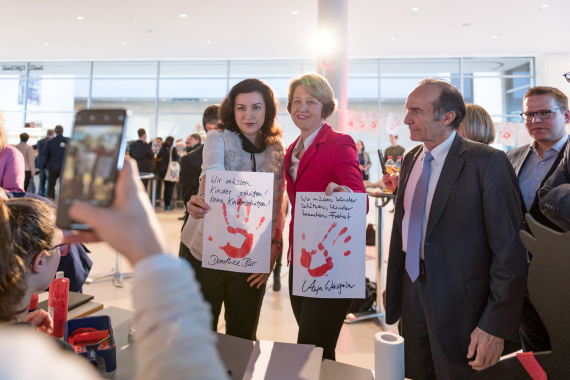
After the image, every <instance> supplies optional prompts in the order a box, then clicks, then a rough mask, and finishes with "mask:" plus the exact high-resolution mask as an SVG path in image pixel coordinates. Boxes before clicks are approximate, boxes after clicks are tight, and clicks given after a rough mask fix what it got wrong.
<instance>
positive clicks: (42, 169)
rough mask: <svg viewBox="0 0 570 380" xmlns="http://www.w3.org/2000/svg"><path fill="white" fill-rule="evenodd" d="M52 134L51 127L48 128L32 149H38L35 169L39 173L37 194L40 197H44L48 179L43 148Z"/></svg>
mask: <svg viewBox="0 0 570 380" xmlns="http://www.w3.org/2000/svg"><path fill="white" fill-rule="evenodd" d="M53 135H54V131H53V129H48V131H47V135H46V137H44V138H43V139H41V140H39V141H38V142H37V143H36V145H34V149H37V150H38V155H37V156H36V170H37V171H38V172H39V173H40V186H39V190H38V195H39V196H40V197H45V196H46V195H47V189H46V186H47V179H48V170H47V166H46V164H45V161H44V149H45V147H46V144H47V142H48V141H49V140H50V139H52V138H53ZM32 174H33V173H32Z"/></svg>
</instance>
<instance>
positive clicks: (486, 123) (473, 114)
mask: <svg viewBox="0 0 570 380" xmlns="http://www.w3.org/2000/svg"><path fill="white" fill-rule="evenodd" d="M465 109H466V111H467V112H466V114H465V118H463V121H462V122H461V125H459V131H460V132H461V135H462V136H463V137H465V138H466V139H469V140H472V141H476V142H480V143H483V144H487V145H489V144H491V143H492V142H493V141H495V126H494V124H493V120H491V116H489V114H488V113H487V111H485V109H484V108H483V107H481V106H478V105H476V104H466V105H465Z"/></svg>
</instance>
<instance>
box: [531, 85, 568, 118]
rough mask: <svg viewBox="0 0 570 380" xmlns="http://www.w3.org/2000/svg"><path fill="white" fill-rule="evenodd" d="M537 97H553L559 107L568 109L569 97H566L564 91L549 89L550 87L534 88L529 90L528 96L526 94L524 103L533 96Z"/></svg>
mask: <svg viewBox="0 0 570 380" xmlns="http://www.w3.org/2000/svg"><path fill="white" fill-rule="evenodd" d="M537 95H549V96H552V97H553V98H554V100H555V101H556V104H558V107H563V108H564V109H565V110H567V109H568V97H567V96H566V95H564V93H563V92H562V91H560V90H559V89H557V88H554V87H548V86H536V87H533V88H531V89H530V90H528V91H527V92H526V94H524V98H523V101H524V100H525V99H526V98H530V97H531V96H537ZM563 112H564V111H563Z"/></svg>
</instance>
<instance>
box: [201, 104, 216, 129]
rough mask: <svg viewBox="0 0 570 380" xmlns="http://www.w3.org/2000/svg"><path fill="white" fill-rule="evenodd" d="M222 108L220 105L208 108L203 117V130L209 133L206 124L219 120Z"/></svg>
mask: <svg viewBox="0 0 570 380" xmlns="http://www.w3.org/2000/svg"><path fill="white" fill-rule="evenodd" d="M219 109H220V106H219V105H218V104H212V105H211V106H208V107H206V109H205V110H204V114H203V115H202V128H204V131H205V132H206V133H208V129H207V128H206V124H208V123H209V122H210V121H212V120H214V119H216V120H218V119H219V118H220V117H219V116H218V112H219Z"/></svg>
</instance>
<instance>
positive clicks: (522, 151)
mask: <svg viewBox="0 0 570 380" xmlns="http://www.w3.org/2000/svg"><path fill="white" fill-rule="evenodd" d="M566 145H568V141H566V143H565V144H564V148H566ZM529 147H530V144H527V145H523V146H521V147H518V148H515V149H512V150H509V151H508V152H507V157H508V158H509V161H511V164H512V165H513V168H514V169H515V174H516V175H517V177H518V176H519V175H520V173H521V170H522V168H523V166H524V163H525V162H526V160H527V159H528V157H529V156H530V154H531V151H530V149H529ZM564 150H565V149H561V150H560V153H559V154H558V157H556V160H555V161H554V163H553V164H552V166H551V167H550V170H548V173H547V174H546V177H544V180H543V181H542V183H541V184H540V187H543V186H544V184H545V183H546V181H547V180H548V179H549V178H550V176H551V175H552V173H554V171H555V170H556V168H557V167H558V165H560V162H561V161H562V158H563V157H564ZM521 207H522V210H523V215H524V214H526V213H527V212H528V213H529V214H530V215H532V217H533V218H534V219H535V220H536V221H537V222H539V223H541V224H544V225H545V226H547V227H549V228H552V229H553V230H555V231H562V229H560V228H559V227H558V226H557V225H556V224H554V223H552V222H551V221H550V219H548V218H547V217H546V216H544V214H543V213H542V212H540V206H539V204H538V194H536V196H535V197H534V202H533V203H532V205H531V207H530V209H529V210H527V209H526V206H525V204H524V200H523V198H522V196H521ZM525 226H526V222H525ZM527 230H528V228H527Z"/></svg>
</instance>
